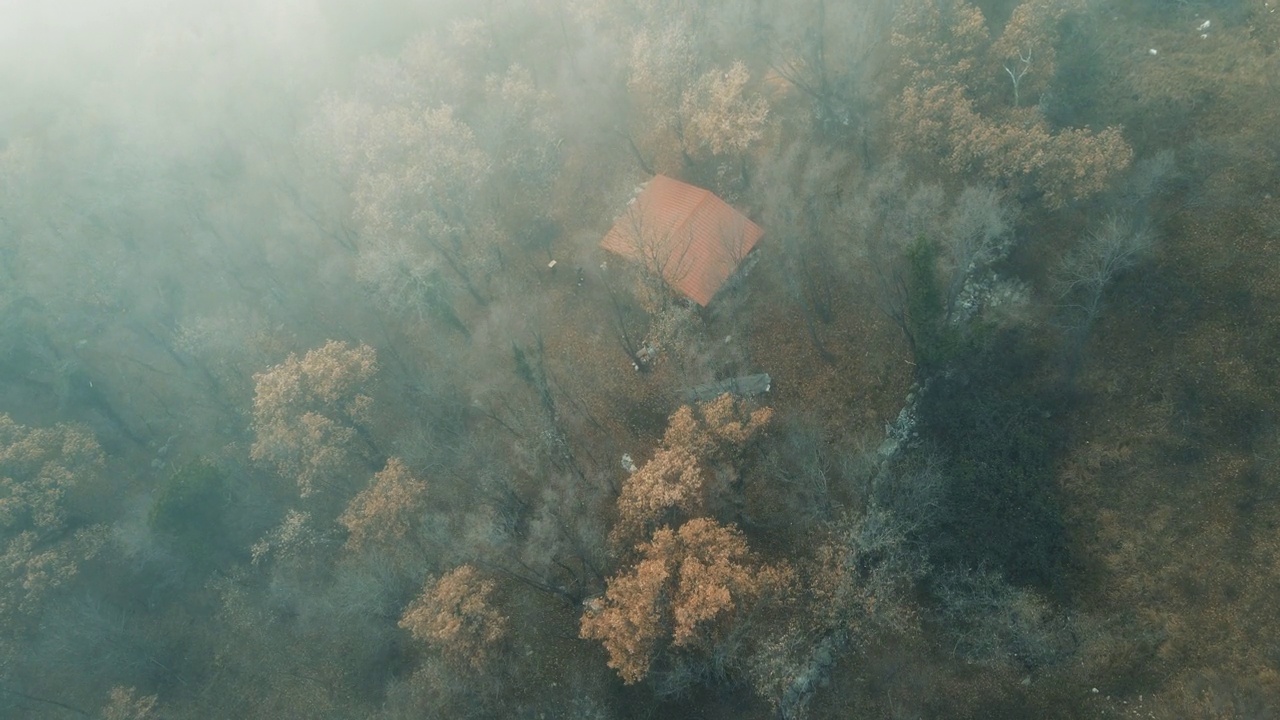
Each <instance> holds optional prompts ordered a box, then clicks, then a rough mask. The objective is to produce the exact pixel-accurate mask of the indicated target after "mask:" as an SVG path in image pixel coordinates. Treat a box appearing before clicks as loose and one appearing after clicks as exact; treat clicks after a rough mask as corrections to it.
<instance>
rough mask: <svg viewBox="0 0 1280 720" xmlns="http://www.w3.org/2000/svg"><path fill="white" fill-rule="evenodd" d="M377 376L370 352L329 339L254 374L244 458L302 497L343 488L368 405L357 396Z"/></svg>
mask: <svg viewBox="0 0 1280 720" xmlns="http://www.w3.org/2000/svg"><path fill="white" fill-rule="evenodd" d="M377 370H378V364H377V357H376V355H375V353H374V351H373V348H371V347H369V346H368V345H361V346H359V347H356V348H352V347H350V346H349V345H347V344H346V343H344V342H341V341H338V340H330V341H329V342H327V343H325V344H324V345H323V346H322V347H320V348H317V349H315V350H312V351H310V352H308V353H307V354H306V355H305V356H303V357H301V358H299V357H298V356H297V355H290V356H289V357H288V359H286V360H285V361H284V362H283V363H280V364H279V365H276V366H275V367H272V368H271V369H269V370H267V371H266V372H262V373H258V374H256V375H254V376H253V379H254V382H255V385H256V390H255V394H254V398H253V430H254V433H255V435H256V440H255V441H254V443H253V448H252V449H251V451H250V457H252V458H253V459H254V460H256V461H258V462H262V463H265V464H267V465H270V466H271V467H273V468H274V469H275V470H276V471H277V472H279V473H280V474H281V475H283V476H286V477H291V478H293V479H295V480H296V481H297V483H298V487H299V489H300V490H301V493H302V496H303V497H307V496H309V495H311V494H312V493H314V492H315V491H316V490H318V489H344V488H346V487H348V486H349V484H350V479H349V478H351V477H352V476H353V475H354V476H358V474H359V473H357V472H354V467H353V466H355V465H357V463H356V459H357V457H358V455H359V453H358V452H357V443H356V440H357V437H358V436H359V428H360V427H361V426H363V424H364V423H366V422H368V420H369V411H370V409H371V405H372V402H373V401H372V399H371V398H370V397H369V396H368V395H365V394H364V393H363V392H361V391H362V390H363V389H364V386H365V385H366V384H367V383H368V382H369V381H370V380H371V379H372V378H373V376H374V374H375V373H376V372H377Z"/></svg>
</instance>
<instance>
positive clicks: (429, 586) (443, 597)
mask: <svg viewBox="0 0 1280 720" xmlns="http://www.w3.org/2000/svg"><path fill="white" fill-rule="evenodd" d="M496 587H497V585H496V584H495V583H494V582H493V581H492V580H489V579H486V578H484V577H483V576H481V575H480V572H479V571H478V570H476V569H475V568H474V567H473V566H471V565H462V566H460V567H457V568H454V569H453V570H451V571H449V572H447V573H445V574H444V575H443V576H442V577H440V578H438V579H428V580H427V582H426V584H425V585H424V586H423V588H422V594H421V595H420V596H418V598H417V599H416V600H414V601H413V602H412V603H411V604H410V605H409V607H408V608H406V609H405V611H404V615H403V616H402V617H401V618H400V627H402V628H404V629H405V630H408V631H409V633H410V634H411V635H413V638H414V639H415V640H419V641H422V642H425V643H427V644H429V645H431V646H432V647H435V648H436V649H437V650H439V651H440V653H441V655H443V656H444V657H445V659H447V660H449V661H451V662H454V663H457V664H459V665H469V666H470V667H472V668H473V669H476V670H480V669H482V668H483V667H484V666H485V665H486V664H487V663H488V661H489V660H490V659H491V658H492V657H493V655H494V653H495V652H496V651H497V650H498V648H499V647H500V645H501V643H502V642H503V641H504V640H506V638H507V636H508V634H509V631H510V624H511V623H510V620H509V619H508V618H507V616H506V615H503V614H502V613H501V612H499V611H498V609H497V608H495V607H494V605H493V594H494V590H495V589H496Z"/></svg>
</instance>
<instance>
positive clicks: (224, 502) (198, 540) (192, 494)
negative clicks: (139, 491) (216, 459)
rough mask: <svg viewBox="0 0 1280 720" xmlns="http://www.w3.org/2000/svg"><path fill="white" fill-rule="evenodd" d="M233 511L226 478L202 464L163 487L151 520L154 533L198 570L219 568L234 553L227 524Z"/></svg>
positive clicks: (185, 468)
mask: <svg viewBox="0 0 1280 720" xmlns="http://www.w3.org/2000/svg"><path fill="white" fill-rule="evenodd" d="M230 507H231V496H230V493H229V492H228V489H227V482H226V476H225V475H224V474H223V472H222V471H221V470H219V469H218V468H217V467H215V466H214V465H212V464H210V463H207V462H205V461H202V460H197V461H195V462H192V463H188V464H187V465H184V466H183V467H181V468H179V469H178V470H177V471H176V472H175V473H174V474H173V475H171V476H169V478H167V479H166V480H165V481H164V482H162V483H161V485H160V488H159V489H158V490H157V492H156V496H155V500H153V501H152V503H151V510H150V513H149V514H148V516H147V524H148V525H149V526H150V528H151V530H152V532H154V533H155V534H156V535H158V536H160V537H162V538H164V539H165V540H167V541H168V542H169V543H170V544H171V546H172V548H173V550H174V551H175V552H176V553H177V554H179V555H181V556H182V557H183V558H185V559H186V560H188V561H189V562H190V563H191V564H192V565H194V566H196V567H197V568H201V569H204V568H207V567H208V566H211V565H216V564H218V563H219V562H220V561H221V560H222V559H223V558H224V557H225V555H226V554H227V553H228V552H229V551H230V550H231V547H230V543H229V542H228V540H227V537H226V532H225V527H224V524H225V520H226V516H227V512H228V511H229V510H230Z"/></svg>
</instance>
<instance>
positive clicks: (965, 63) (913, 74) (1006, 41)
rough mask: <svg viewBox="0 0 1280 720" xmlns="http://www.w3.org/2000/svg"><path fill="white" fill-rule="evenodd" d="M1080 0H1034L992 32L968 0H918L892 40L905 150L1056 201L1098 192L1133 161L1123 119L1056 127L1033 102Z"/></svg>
mask: <svg viewBox="0 0 1280 720" xmlns="http://www.w3.org/2000/svg"><path fill="white" fill-rule="evenodd" d="M1077 6H1078V3H1074V2H1067V3H1055V2H1050V1H1049V0H1027V2H1025V3H1023V4H1022V5H1020V6H1018V7H1017V8H1015V10H1014V13H1013V16H1012V17H1011V18H1010V21H1009V22H1008V23H1007V24H1006V25H1005V28H1004V30H1003V32H1002V33H1001V35H1000V36H999V37H998V38H996V39H994V40H992V38H991V37H990V35H989V33H988V31H987V26H986V20H985V18H984V17H983V15H982V11H981V10H979V9H978V8H977V7H975V6H973V5H971V4H969V3H968V2H967V1H966V0H911V1H910V2H908V3H906V4H905V5H904V6H903V7H902V9H901V11H900V12H899V14H898V17H897V20H896V22H895V27H894V32H893V44H894V45H895V46H896V47H897V49H898V51H899V53H900V56H901V57H900V61H899V65H900V68H901V74H902V81H903V89H902V92H901V94H900V95H899V96H898V98H897V100H896V113H895V114H896V115H897V117H898V122H897V123H896V130H895V136H894V139H895V142H896V144H897V145H898V146H899V148H900V149H902V150H904V151H906V152H908V153H912V154H917V155H921V156H924V157H928V158H930V159H933V158H941V159H942V161H943V163H944V164H945V165H946V167H947V168H948V169H949V170H951V171H952V172H954V173H957V174H976V175H978V176H980V177H982V178H984V179H985V180H988V181H991V182H996V183H1012V184H1013V185H1014V186H1016V187H1019V188H1021V189H1022V190H1023V191H1033V190H1034V191H1035V192H1037V193H1039V194H1040V195H1041V197H1042V199H1043V201H1044V203H1045V204H1046V205H1047V206H1048V207H1050V208H1057V207H1062V206H1064V205H1066V204H1068V203H1070V202H1075V201H1078V200H1083V199H1085V198H1087V197H1090V196H1092V195H1095V194H1097V193H1098V192H1100V191H1102V190H1103V189H1105V188H1106V187H1107V185H1108V184H1109V183H1110V182H1111V181H1112V180H1113V179H1114V178H1115V177H1117V176H1118V174H1119V173H1121V172H1122V171H1124V170H1125V169H1126V168H1128V166H1129V164H1130V162H1131V161H1132V159H1133V150H1132V148H1131V147H1130V146H1129V144H1128V143H1127V142H1126V141H1125V140H1124V138H1123V136H1122V135H1121V133H1120V130H1119V129H1118V128H1113V127H1111V128H1104V129H1102V130H1100V131H1096V132H1095V131H1093V130H1088V129H1083V128H1063V129H1057V128H1054V127H1052V126H1051V125H1050V124H1049V121H1048V120H1047V119H1046V118H1045V116H1044V114H1043V113H1042V112H1041V111H1040V110H1039V109H1038V108H1036V107H1032V106H1030V105H1031V104H1030V103H1027V102H1026V101H1027V100H1028V99H1030V98H1032V97H1038V96H1039V95H1040V94H1042V93H1043V92H1045V91H1046V90H1048V83H1049V81H1050V79H1051V78H1052V77H1053V73H1054V66H1055V52H1054V45H1055V43H1056V42H1057V41H1058V37H1057V35H1058V32H1057V28H1058V25H1059V23H1060V22H1061V21H1062V19H1063V18H1064V17H1065V16H1066V14H1067V13H1069V12H1070V11H1072V10H1073V9H1075V8H1076V7H1077Z"/></svg>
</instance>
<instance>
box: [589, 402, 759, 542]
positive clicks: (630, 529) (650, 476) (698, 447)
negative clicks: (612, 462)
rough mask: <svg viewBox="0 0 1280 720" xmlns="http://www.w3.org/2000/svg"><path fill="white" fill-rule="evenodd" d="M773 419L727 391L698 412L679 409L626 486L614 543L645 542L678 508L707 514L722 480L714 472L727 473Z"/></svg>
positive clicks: (699, 407)
mask: <svg viewBox="0 0 1280 720" xmlns="http://www.w3.org/2000/svg"><path fill="white" fill-rule="evenodd" d="M772 417H773V411H772V410H771V409H770V408H758V409H756V410H748V409H747V407H746V406H745V405H744V404H743V403H742V402H741V401H739V400H736V399H734V397H733V396H732V395H730V394H728V393H725V394H724V395H721V396H720V397H718V398H716V399H715V400H713V401H711V402H709V403H705V404H703V405H701V406H698V407H697V408H693V407H690V406H688V405H686V406H683V407H681V408H680V409H679V410H677V411H676V412H675V414H673V415H672V416H671V418H670V419H669V420H668V421H667V431H666V433H665V434H664V436H663V438H662V444H661V446H660V447H659V448H658V451H657V452H655V453H654V455H653V457H652V458H650V459H649V461H648V462H646V463H645V464H644V465H643V466H642V467H640V468H639V469H637V470H636V471H635V472H634V473H632V474H631V476H630V477H628V478H627V480H626V482H624V483H623V485H622V493H621V494H620V495H619V497H618V520H617V524H616V525H615V526H614V528H613V532H612V533H611V534H610V537H611V538H612V539H613V541H614V542H615V544H618V545H620V546H625V545H628V544H630V543H631V542H634V541H635V540H637V539H640V538H643V537H644V536H645V535H647V534H648V532H649V531H650V530H651V529H652V528H653V527H655V526H657V525H658V524H660V523H662V522H664V521H666V520H668V519H670V518H669V513H670V512H671V511H673V510H680V511H682V512H683V513H684V514H685V515H686V516H694V515H698V514H700V513H702V512H704V511H705V509H706V508H707V504H708V500H709V494H710V493H709V492H708V491H709V490H710V488H709V483H710V481H711V480H713V479H714V478H715V477H717V476H716V474H715V473H714V472H713V470H714V468H716V467H719V468H720V469H725V466H726V465H727V464H728V462H729V461H730V460H732V459H733V455H734V454H736V453H737V452H739V451H740V450H742V448H743V447H745V446H746V444H747V443H748V442H749V441H750V440H751V439H752V438H753V437H754V436H755V435H757V434H758V433H759V432H760V430H761V429H763V428H764V426H765V425H767V424H768V422H769V419H770V418H772ZM720 477H723V476H720Z"/></svg>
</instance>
